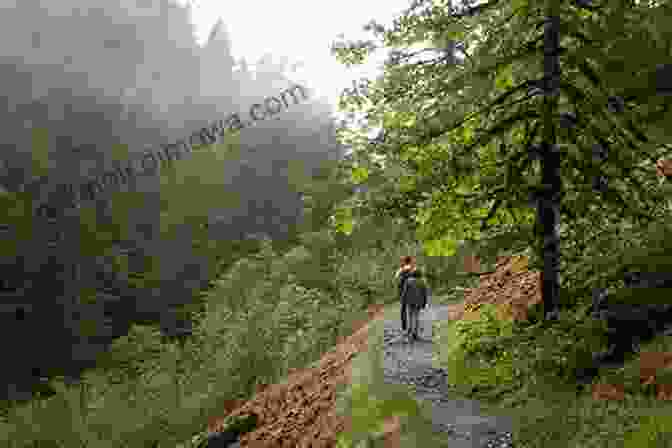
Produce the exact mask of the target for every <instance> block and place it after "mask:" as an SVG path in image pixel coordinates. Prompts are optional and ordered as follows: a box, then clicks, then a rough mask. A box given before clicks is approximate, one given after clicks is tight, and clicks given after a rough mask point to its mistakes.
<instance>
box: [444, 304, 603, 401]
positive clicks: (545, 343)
mask: <svg viewBox="0 0 672 448" xmlns="http://www.w3.org/2000/svg"><path fill="white" fill-rule="evenodd" d="M437 330H438V331H437V334H439V355H438V358H439V362H440V363H441V364H444V365H446V367H447V370H448V374H449V381H450V382H451V383H452V384H453V385H454V386H456V387H458V388H462V389H464V390H466V391H468V392H471V391H474V390H480V391H481V392H484V393H486V394H487V393H494V394H499V393H501V392H503V391H505V390H509V391H511V390H518V389H520V388H522V387H523V386H525V387H527V388H530V390H532V387H531V386H532V385H535V384H546V385H547V384H548V381H551V382H552V383H554V384H557V385H558V386H560V385H561V384H565V385H567V384H572V383H574V382H575V378H576V374H577V372H578V371H580V370H581V369H583V368H586V367H589V366H591V365H592V358H593V353H596V352H598V351H600V350H601V349H603V348H604V347H605V345H606V338H605V334H604V329H603V328H602V327H601V324H600V323H599V322H596V321H594V320H593V319H590V318H588V317H587V310H586V309H585V308H583V309H581V310H574V311H565V312H563V313H561V316H560V318H559V320H558V321H556V322H553V323H552V324H550V325H549V323H547V322H539V323H537V324H530V323H529V322H523V323H519V322H513V321H510V320H500V319H498V318H497V313H496V308H495V307H494V306H493V305H489V304H486V305H483V306H482V308H481V309H480V310H479V315H478V318H477V319H473V320H470V319H467V320H461V321H457V322H446V323H441V324H439V325H438V328H437ZM523 378H524V381H523ZM525 383H527V384H525Z"/></svg>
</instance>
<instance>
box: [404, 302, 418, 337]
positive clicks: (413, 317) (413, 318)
mask: <svg viewBox="0 0 672 448" xmlns="http://www.w3.org/2000/svg"><path fill="white" fill-rule="evenodd" d="M407 308H408V320H409V322H408V326H409V328H408V333H409V334H412V335H415V336H418V332H419V331H420V310H421V308H415V307H413V306H409V307H407Z"/></svg>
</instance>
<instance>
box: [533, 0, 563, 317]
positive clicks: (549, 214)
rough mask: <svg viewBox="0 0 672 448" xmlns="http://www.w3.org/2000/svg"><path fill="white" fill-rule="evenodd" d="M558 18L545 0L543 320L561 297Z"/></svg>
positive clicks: (553, 3)
mask: <svg viewBox="0 0 672 448" xmlns="http://www.w3.org/2000/svg"><path fill="white" fill-rule="evenodd" d="M559 49H560V17H559V4H558V0H547V3H546V25H545V29H544V79H545V82H544V101H543V120H544V126H543V143H542V147H543V157H542V160H541V171H542V191H541V195H540V200H539V203H538V206H537V207H538V209H537V220H538V224H539V228H540V229H541V232H542V236H543V238H542V244H541V252H542V258H543V260H544V269H543V272H542V276H541V282H542V299H543V303H544V311H545V315H546V318H547V319H548V318H551V317H552V316H554V314H555V312H556V311H557V308H558V304H559V303H558V302H559V293H560V273H559V268H560V236H559V233H558V227H559V224H560V198H561V189H562V184H561V178H560V151H559V149H558V146H557V144H556V133H555V113H556V110H557V108H558V98H559V94H560V88H559V81H560V59H559Z"/></svg>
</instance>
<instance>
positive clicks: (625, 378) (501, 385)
mask: <svg viewBox="0 0 672 448" xmlns="http://www.w3.org/2000/svg"><path fill="white" fill-rule="evenodd" d="M473 317H474V318H473V319H467V320H462V321H457V322H443V323H440V324H438V325H437V326H436V332H435V334H436V333H438V334H439V338H440V340H441V341H443V342H442V343H440V344H439V351H438V353H437V356H436V361H437V362H439V363H440V364H441V365H442V366H443V367H446V368H447V371H448V374H449V382H450V383H451V385H452V386H453V387H454V388H455V391H456V392H457V393H458V394H460V395H464V396H468V397H471V398H478V399H481V400H483V403H484V406H483V409H491V410H497V411H498V412H504V413H507V414H509V415H511V416H513V417H514V418H515V419H516V422H517V424H516V430H515V431H514V442H515V446H517V447H530V448H531V447H544V448H548V447H568V446H572V447H574V446H576V447H615V446H623V447H635V446H637V447H642V446H652V447H653V446H656V447H663V446H672V418H670V417H669V415H670V410H672V407H671V405H670V404H669V402H664V401H658V400H656V399H655V398H654V397H653V395H652V394H651V393H650V392H648V393H647V392H646V391H644V390H642V389H640V388H639V365H638V363H637V361H636V360H633V361H630V362H629V363H627V364H626V366H625V367H623V368H621V369H615V370H608V369H602V370H601V371H600V375H599V376H598V377H597V378H596V379H595V380H594V382H595V383H599V382H602V383H604V382H606V383H609V384H625V385H626V387H625V399H624V400H622V401H603V400H594V399H593V398H592V395H591V390H592V386H590V385H589V386H580V385H578V384H577V381H576V376H575V374H576V372H577V370H578V369H581V368H585V367H588V366H589V365H590V364H591V355H592V353H594V352H598V351H600V350H601V349H603V348H604V347H605V343H606V340H605V336H604V328H603V327H602V325H601V324H600V323H598V322H596V321H594V320H592V319H590V318H589V317H588V315H587V307H585V306H584V307H576V308H574V309H573V310H566V311H564V312H563V313H562V314H561V316H560V318H559V320H558V321H556V322H542V321H536V322H535V319H531V321H530V322H525V323H517V322H516V323H514V322H511V321H508V320H505V319H500V318H498V315H497V310H496V308H495V307H494V306H493V305H484V306H483V307H482V308H481V309H480V310H479V312H478V314H476V315H475V316H473ZM662 340H663V338H659V339H657V340H656V341H654V342H653V343H651V344H649V345H647V346H645V347H643V350H653V351H657V350H660V351H672V343H670V342H671V341H670V338H666V339H665V341H666V342H665V344H663V345H661V341H662ZM656 344H658V345H657V346H656ZM665 345H666V347H665Z"/></svg>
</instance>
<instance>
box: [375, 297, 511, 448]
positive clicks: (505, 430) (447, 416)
mask: <svg viewBox="0 0 672 448" xmlns="http://www.w3.org/2000/svg"><path fill="white" fill-rule="evenodd" d="M448 311H449V306H447V305H433V306H432V305H430V306H428V307H427V308H426V309H425V310H423V311H422V312H421V314H420V340H418V341H412V342H411V341H409V340H408V339H407V338H406V337H405V336H404V335H403V334H402V332H401V321H400V318H399V317H397V318H396V319H391V318H388V317H387V315H386V318H385V321H384V323H383V347H384V351H385V353H384V358H383V359H384V363H383V371H384V375H385V382H386V383H392V384H406V385H412V386H414V389H415V391H416V397H417V398H418V399H419V400H420V401H422V402H427V401H428V402H429V403H430V406H431V409H432V414H431V420H432V426H433V427H434V428H435V430H436V431H440V432H442V433H445V434H446V436H447V440H448V441H449V443H450V448H485V447H488V448H491V447H492V448H494V447H501V448H504V447H512V444H511V433H510V431H511V429H512V427H513V424H512V421H511V419H507V418H504V417H492V416H484V415H481V414H480V412H479V405H478V402H477V401H474V400H467V399H455V398H454V397H452V398H450V392H449V387H448V385H447V384H446V372H445V371H444V370H443V369H439V368H436V367H434V365H433V362H432V354H433V342H432V322H433V321H437V320H447V318H448ZM397 314H399V308H398V307H397Z"/></svg>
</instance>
